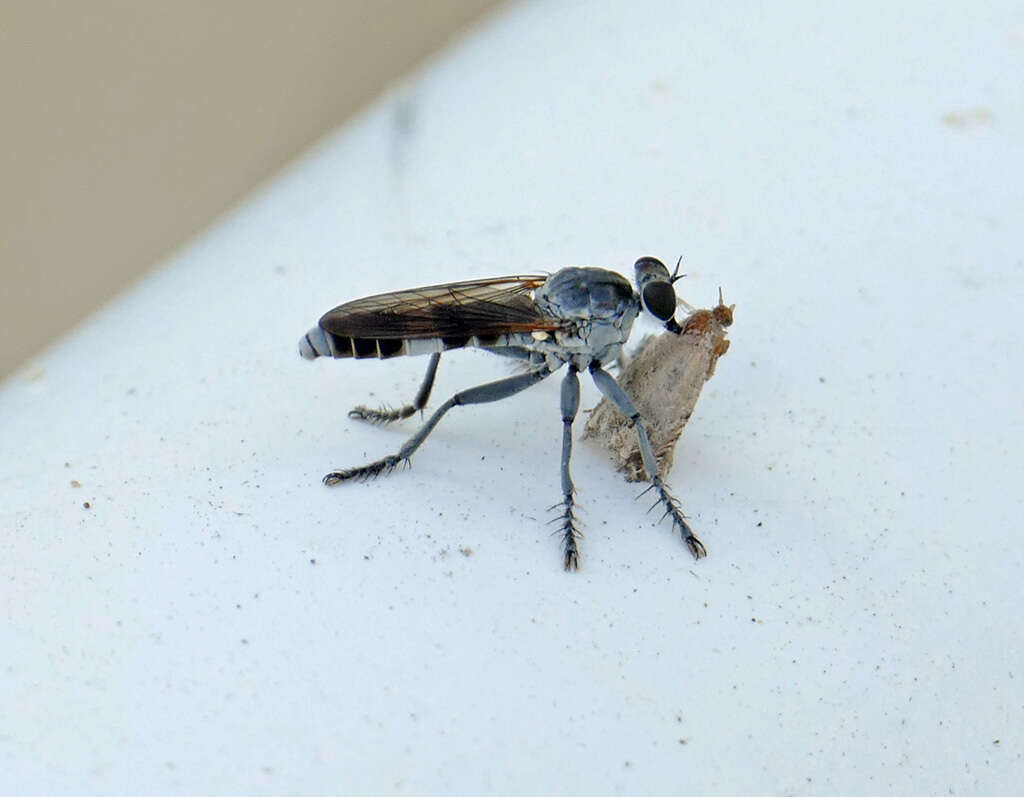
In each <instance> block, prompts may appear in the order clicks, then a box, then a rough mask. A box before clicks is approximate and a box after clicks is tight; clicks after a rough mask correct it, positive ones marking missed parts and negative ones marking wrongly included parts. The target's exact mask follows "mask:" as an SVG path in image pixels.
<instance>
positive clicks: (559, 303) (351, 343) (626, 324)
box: [299, 257, 707, 570]
mask: <svg viewBox="0 0 1024 797" xmlns="http://www.w3.org/2000/svg"><path fill="white" fill-rule="evenodd" d="M680 260H681V259H680ZM635 271H636V290H634V289H633V286H632V285H631V284H630V282H629V280H627V279H626V278H625V277H623V276H622V275H621V274H617V273H616V272H614V271H607V270H605V269H603V268H593V267H583V266H568V267H566V268H563V269H561V270H559V271H556V272H555V273H554V274H551V275H550V276H547V275H542V274H527V275H520V276H511V277H494V278H491V279H480V280H469V281H466V282H451V283H448V284H446V285H432V286H430V287H426V288H414V289H412V290H407V291H395V292H393V293H383V294H379V295H377V296H370V297H368V298H366V299H357V300H356V301H354V302H348V303H347V304H343V305H341V306H339V307H335V308H334V309H333V310H331V311H329V312H328V313H327V314H325V315H324V316H323V318H321V319H320V323H319V324H318V325H317V326H315V327H313V329H311V330H310V331H309V332H307V333H306V335H305V336H303V338H302V339H301V340H300V341H299V353H300V354H301V355H302V356H303V357H305V358H306V359H308V360H312V359H315V358H316V357H336V358H346V357H354V358H356V359H363V358H367V357H377V358H380V359H387V358H389V357H398V356H400V355H412V354H430V361H429V363H428V365H427V373H426V376H425V377H424V379H423V383H422V384H421V385H420V388H419V390H418V391H417V393H416V397H415V398H414V399H413V401H412V403H411V404H407V405H405V406H403V407H400V408H398V409H394V410H392V409H387V408H380V409H373V408H370V407H365V406H358V407H356V408H355V409H353V410H352V411H351V412H349V416H350V417H352V418H358V419H360V420H364V421H369V422H371V423H390V422H391V421H396V420H399V419H401V418H408V417H409V416H411V415H413V414H414V413H415V412H417V411H418V410H421V409H423V408H424V407H425V406H426V403H427V400H428V398H429V397H430V391H431V388H432V387H433V385H434V377H435V375H436V373H437V366H438V363H439V362H440V360H441V353H442V352H446V351H449V350H451V349H461V348H466V347H474V348H479V349H484V350H486V351H490V352H494V353H495V354H500V355H503V356H506V357H513V358H516V359H518V360H520V361H522V362H523V363H524V364H525V366H526V370H525V371H524V372H522V373H518V374H516V375H514V376H508V377H506V378H504V379H499V380H497V381H495V382H489V383H487V384H484V385H478V386H476V387H471V388H469V389H467V390H462V391H459V392H458V393H456V394H455V395H454V396H452V397H451V398H450V399H448V400H447V401H446V402H444V404H442V405H441V406H440V407H438V408H437V409H436V410H435V411H434V413H433V414H432V415H431V416H430V417H429V418H428V419H427V421H426V423H424V424H423V425H422V426H421V427H420V429H419V431H417V432H416V433H415V434H414V435H413V436H412V437H410V438H409V439H408V440H407V441H406V442H405V445H403V446H402V447H401V448H400V449H399V450H398V452H397V453H395V454H390V455H388V456H386V457H384V458H382V459H378V460H376V461H374V462H370V463H367V464H365V465H359V466H357V467H353V468H346V469H344V470H336V471H332V472H331V473H328V474H327V475H326V476H324V479H323V481H324V484H327V485H334V484H339V483H341V482H346V481H352V480H365V479H368V478H370V477H374V476H378V475H380V474H382V473H389V472H391V471H392V470H394V469H395V467H396V466H398V465H400V464H408V462H409V459H410V457H412V455H413V453H415V451H416V450H417V449H418V448H419V447H420V446H421V445H422V444H423V441H424V440H426V438H427V436H428V435H429V434H430V433H431V432H432V431H433V430H434V427H435V426H437V424H438V422H439V421H440V420H441V418H443V417H444V415H445V414H446V413H447V412H448V410H450V409H451V408H452V407H457V406H461V405H465V404H483V403H486V402H489V401H499V400H500V399H503V398H507V397H509V396H512V395H514V394H516V393H518V392H520V391H521V390H525V389H526V388H528V387H530V386H532V385H535V384H536V383H537V382H540V381H541V380H542V379H544V378H545V377H547V376H550V375H551V374H552V373H554V372H555V371H557V370H558V369H559V368H561V367H562V366H567V368H566V374H565V378H564V379H563V380H562V393H561V409H562V464H561V472H562V502H561V515H560V517H559V518H558V519H557V522H559V523H560V528H561V532H562V540H563V550H564V559H563V564H564V566H565V569H566V570H575V569H577V568H578V567H579V538H580V536H581V532H580V528H579V524H578V521H577V518H576V500H575V492H576V488H575V487H574V485H573V481H572V477H571V475H570V473H569V458H570V456H571V454H572V424H573V420H574V419H575V418H576V412H577V410H578V409H579V405H580V385H579V377H578V373H579V372H580V371H583V370H586V371H589V372H590V376H591V378H592V379H593V380H594V383H595V384H596V385H597V387H598V389H599V390H600V391H601V392H602V393H603V394H604V395H605V396H607V397H608V398H609V399H610V400H611V401H612V403H614V404H615V406H616V407H618V409H619V410H620V411H621V412H622V413H623V415H625V416H626V418H628V419H629V421H630V422H631V424H632V425H633V426H634V427H635V428H636V433H637V438H638V441H639V444H640V452H641V456H642V459H643V463H644V467H645V468H646V470H647V475H648V477H649V478H650V481H651V486H650V487H649V488H648V489H650V490H654V491H655V493H656V495H657V497H658V502H659V503H660V504H661V505H662V506H663V507H664V509H665V516H668V517H671V518H672V525H673V527H674V528H675V529H676V530H677V531H678V532H679V533H680V534H681V536H682V538H683V540H684V541H685V542H686V545H687V546H688V547H689V549H690V553H692V554H693V556H694V557H695V558H697V559H699V558H700V557H702V556H706V555H707V551H706V550H705V548H704V545H703V543H701V541H700V540H699V539H697V537H696V535H694V533H693V529H691V528H690V526H689V524H688V523H687V522H686V519H685V517H684V516H683V512H682V510H681V508H680V506H679V502H678V501H677V500H676V499H675V497H674V496H673V495H672V494H671V493H670V492H669V490H668V487H667V486H666V485H665V483H664V481H662V478H661V473H660V470H659V467H658V461H657V459H656V458H655V456H654V452H653V450H652V448H651V442H650V439H649V438H648V435H647V428H646V426H645V425H644V421H643V419H642V418H641V417H640V413H639V412H638V411H637V409H636V407H635V406H634V404H633V401H632V400H631V399H630V397H629V396H628V395H627V394H626V392H625V391H624V390H623V389H622V388H621V387H620V386H619V384H618V382H616V381H615V378H614V377H613V376H612V375H611V374H609V373H608V372H607V371H606V370H605V368H604V366H605V365H606V364H609V363H612V362H614V361H615V360H616V358H617V357H618V356H619V353H620V352H621V350H622V346H623V344H624V343H625V342H626V340H627V339H628V338H629V333H630V330H631V329H632V327H633V321H634V320H635V319H636V317H637V315H639V313H640V311H641V309H643V310H646V311H647V312H649V313H650V314H651V315H653V316H654V317H655V318H656V319H657V320H658V321H659V322H661V324H662V325H664V327H665V328H666V329H667V330H669V331H670V332H673V333H675V334H679V333H680V332H681V328H680V326H679V324H678V323H676V320H675V312H676V302H677V299H676V293H675V288H674V287H673V284H674V283H675V282H676V280H678V279H680V274H679V264H678V263H677V264H676V268H675V271H674V272H673V273H672V274H671V275H670V274H669V272H668V269H667V268H666V267H665V265H664V264H663V263H662V262H661V261H660V260H657V259H656V258H653V257H642V258H640V259H639V260H637V261H636V265H635ZM555 506H556V507H557V506H558V504H556V505H555Z"/></svg>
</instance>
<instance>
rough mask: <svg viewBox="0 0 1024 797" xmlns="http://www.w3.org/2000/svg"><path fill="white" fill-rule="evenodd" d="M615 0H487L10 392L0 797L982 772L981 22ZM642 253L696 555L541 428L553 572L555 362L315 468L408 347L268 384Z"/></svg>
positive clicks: (1000, 209)
mask: <svg viewBox="0 0 1024 797" xmlns="http://www.w3.org/2000/svg"><path fill="white" fill-rule="evenodd" d="M616 7H617V4H614V3H609V2H603V3H592V2H591V3H586V4H582V3H581V4H558V3H553V2H548V3H535V4H529V5H526V6H520V7H517V8H515V9H513V10H512V11H511V12H510V13H508V14H506V15H505V16H503V17H501V18H499V19H498V20H496V22H495V24H493V25H491V26H490V27H488V28H486V29H483V30H480V31H479V32H477V33H476V34H475V35H474V36H472V37H471V38H469V39H468V40H466V41H464V42H463V43H461V44H459V45H458V46H456V47H455V48H454V49H453V50H451V51H450V52H449V53H447V54H446V55H445V57H444V58H442V59H440V60H439V61H438V62H437V63H435V64H434V65H432V67H431V68H430V69H429V70H428V71H427V72H426V73H425V74H423V75H421V76H419V77H417V78H416V79H415V80H413V81H411V82H409V83H408V84H407V85H405V86H403V87H401V89H400V90H398V91H396V92H395V93H394V94H393V95H392V96H390V97H388V98H385V99H384V100H383V101H382V102H380V103H379V104H378V105H377V106H376V107H374V108H373V109H372V110H371V111H370V112H369V113H368V114H366V115H365V116H364V117H363V118H361V119H359V120H358V121H357V122H356V123H355V124H353V125H351V126H350V127H348V128H347V129H345V130H343V131H341V132H340V133H339V134H338V135H337V136H336V137H333V138H332V139H331V140H329V141H326V142H325V143H324V145H323V147H322V148H321V149H320V150H319V151H317V152H316V153H313V154H312V155H311V156H310V157H308V158H307V159H305V161H304V162H302V163H300V164H298V165H297V166H296V167H295V168H294V169H293V170H291V171H290V172H289V173H288V174H286V175H284V176H283V177H282V178H281V179H280V180H278V181H277V182H276V183H275V184H273V185H271V186H270V187H268V188H267V189H266V190H265V191H262V192H261V193H260V194H259V195H258V196H256V197H255V198H254V199H253V200H252V201H251V202H250V203H248V204H247V205H246V206H244V207H242V208H240V209H239V211H238V212H237V213H236V214H234V215H233V216H232V217H231V218H229V219H226V220H225V221H224V222H223V223H221V224H220V225H218V226H217V228H215V229H214V230H212V231H211V232H210V233H209V234H208V235H206V236H205V237H204V238H203V239H201V240H199V241H197V242H196V243H195V244H194V245H193V246H190V247H189V248H188V249H186V250H184V251H183V252H182V253H181V254H180V255H179V256H178V257H176V258H174V259H173V260H172V261H171V262H169V263H167V265H166V266H165V267H164V268H163V269H161V270H160V271H159V272H157V273H156V274H155V275H154V276H153V277H152V278H150V279H148V280H146V281H145V282H144V283H143V284H141V285H139V286H138V287H137V288H136V289H135V290H133V291H132V292H131V293H129V294H128V295H126V296H125V297H124V298H123V299H122V300H120V301H118V302H116V303H115V304H114V305H112V306H111V307H109V308H108V309H107V310H106V311H104V312H102V313H100V314H99V315H98V316H96V317H95V318H94V319H93V320H92V321H91V322H90V323H88V324H86V325H85V326H84V327H82V328H81V329H80V330H78V331H77V332H76V333H75V334H74V335H73V336H72V337H70V338H69V339H67V340H66V341H64V342H63V343H61V344H60V345H59V346H57V347H55V348H54V349H53V350H51V351H50V352H48V353H47V354H46V355H44V356H43V357H40V358H39V359H38V360H37V361H36V362H34V363H32V364H30V365H29V366H28V367H27V368H26V369H25V370H24V371H23V372H22V373H20V374H19V375H16V376H15V377H14V378H12V379H11V380H9V381H8V382H7V383H6V385H5V386H4V387H3V389H2V391H0V445H2V459H0V489H2V492H3V501H2V503H0V526H2V536H0V544H2V547H0V556H2V559H3V572H4V579H3V587H2V597H3V608H4V623H3V627H2V630H0V650H2V651H3V653H2V661H3V666H2V669H0V706H2V710H0V769H2V771H3V773H4V780H5V784H6V786H5V791H9V793H30V792H31V793H43V792H46V791H51V792H60V793H103V794H117V793H140V791H141V792H146V793H182V794H196V793H207V794H215V793H235V794H239V793H274V794H283V793H294V794H311V793H330V792H333V793H338V794H341V793H344V794H358V793H361V794H369V793H388V792H404V793H449V794H451V793H460V794H471V793H489V792H494V793H504V794H533V793H559V792H560V793H569V794H604V793H616V792H618V793H629V794H643V793H659V794H666V793H687V794H694V795H703V794H826V793H827V794H844V795H845V794H877V793H892V794H939V793H952V794H986V795H992V794H1010V793H1013V792H1015V791H1016V789H1017V788H1019V782H1020V780H1021V777H1022V776H1024V763H1022V751H1024V744H1022V737H1021V729H1022V727H1024V716H1022V713H1024V667H1022V666H1021V661H1022V646H1021V631H1020V619H1019V617H1020V594H1021V588H1020V584H1021V579H1022V576H1024V569H1022V554H1021V537H1020V515H1021V509H1022V507H1021V503H1022V502H1021V489H1020V485H1021V483H1022V481H1024V472H1022V471H1024V468H1022V455H1021V449H1022V445H1024V433H1022V432H1024V430H1022V416H1024V413H1022V411H1021V410H1022V408H1021V382H1020V374H1021V372H1022V368H1024V356H1022V344H1021V337H1020V331H1019V315H1020V308H1021V300H1022V293H1024V291H1022V285H1024V247H1022V241H1021V233H1020V221H1021V219H1022V218H1024V189H1022V181H1021V175H1022V174H1024V157H1022V151H1024V110H1022V104H1021V99H1022V98H1021V93H1020V76H1021V75H1022V74H1024V16H1022V12H1021V8H1020V6H1019V4H1015V5H1014V4H1007V5H1005V6H1004V5H1000V4H999V3H987V4H981V5H978V4H972V5H970V6H968V5H967V4H964V5H962V6H957V7H949V8H943V9H937V8H935V7H933V6H932V5H930V4H919V7H917V8H911V7H905V8H900V9H893V8H890V7H889V4H881V3H876V4H869V5H865V4H863V3H861V4H856V5H853V6H849V7H845V8H842V9H839V8H830V9H828V10H825V9H822V8H820V7H819V6H818V4H812V3H806V4H802V5H800V4H790V5H781V6H758V5H750V6H747V5H743V6H740V5H736V4H729V5H726V6H725V7H720V6H719V5H718V4H706V5H704V6H700V7H698V6H695V5H693V4H686V10H682V11H681V10H679V6H678V5H677V4H675V3H667V2H666V3H658V2H653V1H652V2H647V3H643V4H640V5H637V4H634V6H633V10H631V11H630V12H629V13H628V15H623V16H620V15H618V14H617V13H616V11H615V9H616ZM680 252H682V253H685V255H686V263H687V270H688V271H689V272H690V274H691V276H690V277H689V278H687V279H686V280H684V282H683V283H680V286H679V289H680V293H681V294H682V295H683V296H685V297H686V298H688V299H689V300H690V301H692V302H694V303H696V304H698V305H709V304H710V303H711V302H713V301H714V299H715V298H716V295H717V294H716V291H717V288H718V286H719V285H722V286H723V287H724V288H725V296H726V298H727V299H728V300H729V301H732V302H736V304H737V311H736V325H735V326H734V328H733V331H732V335H731V337H732V340H733V347H732V350H731V351H730V352H729V354H728V355H727V356H726V357H725V358H723V359H722V361H721V362H720V363H719V367H718V373H717V375H716V376H715V378H714V380H713V381H712V382H711V384H710V386H709V389H708V390H707V391H706V392H705V394H704V397H703V399H702V401H701V404H700V405H699V407H698V411H697V413H696V415H695V416H694V418H693V420H692V422H691V425H690V427H689V428H688V430H687V433H686V435H685V437H684V439H683V442H682V444H681V448H680V450H679V452H678V454H677V457H676V465H675V468H674V470H673V472H672V473H671V476H670V479H669V481H670V483H671V484H673V485H674V486H675V488H676V490H677V492H678V493H679V495H680V497H681V498H682V500H683V502H684V506H685V507H686V510H687V512H688V513H689V514H690V515H691V517H692V519H693V524H694V526H695V528H696V529H697V531H698V533H699V534H700V536H701V537H702V538H703V540H704V541H705V543H706V544H707V546H708V550H709V552H710V556H709V558H708V559H707V560H705V561H702V562H700V563H697V564H695V563H694V562H693V561H692V560H691V558H690V557H689V555H688V554H687V552H686V550H685V548H684V547H683V545H682V544H681V543H680V541H679V540H678V539H676V538H674V537H673V535H672V533H671V531H670V529H669V528H668V526H667V525H665V524H660V525H659V524H656V522H655V516H654V514H653V513H652V515H649V516H645V515H644V514H643V513H644V510H645V509H646V506H647V504H646V502H637V501H634V500H633V499H634V496H635V495H636V494H637V493H638V491H639V490H638V488H637V487H636V486H631V485H628V484H626V483H625V482H624V481H622V480H621V479H620V477H619V476H617V475H616V474H615V473H614V472H613V471H612V469H611V467H610V466H609V465H608V464H607V462H606V460H605V458H604V457H603V455H602V454H601V453H600V452H599V451H598V450H597V449H596V447H594V446H591V445H587V444H580V445H578V446H577V453H576V456H575V459H574V475H575V478H576V481H577V483H578V485H579V486H580V488H581V494H580V499H581V501H582V505H583V511H584V512H585V514H584V521H585V523H586V530H587V532H588V534H587V537H586V539H585V540H584V547H583V556H584V559H583V570H582V572H580V573H579V574H576V575H567V574H565V573H563V572H562V570H561V567H560V565H559V541H558V539H557V538H555V537H551V536H549V534H550V527H548V526H545V525H544V523H545V521H546V519H547V517H548V515H547V514H546V512H545V509H546V507H548V506H549V505H551V504H552V503H554V502H555V501H557V500H558V498H559V494H558V490H559V488H558V454H559V444H560V437H559V435H560V420H559V412H558V381H557V379H554V380H549V381H548V382H546V383H544V384H542V385H541V386H539V387H537V388H534V389H533V390H531V391H529V392H527V393H525V394H522V395H520V396H518V397H516V398H514V399H511V400H509V401H507V402H503V403H501V404H496V405H490V406H486V407H476V408H468V409H465V410H456V411H454V412H453V413H452V414H451V415H450V416H449V417H448V418H447V419H446V420H445V421H444V422H443V423H442V425H441V426H440V427H439V428H438V430H437V431H436V432H435V434H434V436H433V437H432V438H431V439H430V440H429V441H428V442H427V444H426V446H425V447H424V448H423V449H422V450H421V452H420V453H419V454H418V455H417V456H416V459H415V466H414V468H413V469H412V470H411V471H408V472H405V473H401V474H396V475H394V476H392V477H391V478H387V479H381V480H378V481H377V482H375V483H371V484H368V485H351V486H345V487H342V488H335V489H330V490H329V489H326V488H324V487H322V486H320V484H319V478H320V476H321V475H322V473H323V472H325V471H326V470H328V469H330V468H332V467H336V466H344V465H350V464H353V463H358V462H360V461H363V460H365V459H367V458H374V457H377V456H379V455H381V454H384V453H387V452H389V451H391V450H393V449H395V447H396V446H397V445H399V443H400V441H401V440H402V439H404V436H405V435H406V434H407V433H409V432H410V431H411V429H412V428H414V424H409V423H406V424H403V428H398V429H394V428H392V429H383V430H382V429H375V428H371V427H366V426H362V425H359V424H357V423H355V422H350V421H348V420H347V419H346V417H345V411H346V410H347V409H348V408H349V407H350V406H351V405H353V404H355V403H359V402H362V401H364V400H367V399H371V400H378V401H380V400H386V401H391V402H397V401H399V400H401V399H403V398H407V397H409V396H411V394H412V393H413V392H414V390H415V388H416V385H417V383H418V379H419V378H420V375H421V373H422V369H423V368H424V367H425V365H426V360H425V358H417V359H412V360H407V361H390V362H385V363H378V362H330V361H323V360H321V361H318V362H316V363H314V364H310V363H307V362H304V361H302V360H300V359H299V357H298V355H297V353H296V351H295V343H296V341H297V339H298V337H299V336H300V335H301V334H302V333H303V332H305V330H306V329H307V327H308V326H309V325H311V324H312V323H313V322H315V320H316V319H317V317H318V316H319V315H320V313H322V312H323V311H324V310H326V309H328V308H329V307H331V306H333V305H334V304H337V303H339V302H341V301H344V300H347V299H351V298H355V297H358V296H360V295H364V294H367V293H372V292H377V291H383V290H388V289H393V288H400V287H409V286H412V285H416V284H423V283H426V282H436V281H445V280H450V279H466V278H470V277H474V276H486V275H492V274H502V273H515V272H522V271H524V270H525V271H533V270H538V269H546V268H554V267H557V266H559V265H562V264H565V263H569V262H576V263H590V264H596V265H606V266H610V267H614V268H618V269H620V270H624V271H626V272H627V273H628V270H629V268H630V265H631V264H632V262H633V260H634V259H635V257H637V256H638V255H642V254H655V255H659V256H661V257H662V258H663V259H665V260H672V259H674V258H675V256H676V255H677V254H679V253H680ZM503 373H507V367H506V365H505V364H504V363H503V361H500V360H498V359H497V358H493V357H488V356H487V355H485V354H481V353H464V354H462V355H458V356H452V357H449V358H447V360H446V361H445V362H443V363H442V367H441V372H440V376H439V384H438V386H437V391H436V393H435V401H434V404H435V406H436V404H437V403H439V402H440V400H441V398H443V397H444V396H446V395H448V394H450V393H451V392H452V391H453V390H455V389H457V388H459V387H463V386H466V385H470V384H474V383H476V382H478V381H483V380H486V379H490V378H494V377H496V376H500V375H502V374H503ZM586 390H587V392H586V393H585V395H584V406H592V405H593V403H595V401H596V396H595V391H594V390H593V387H592V385H589V383H588V384H587V387H586ZM439 397H441V398H439ZM65 463H70V465H65ZM72 479H74V480H77V481H78V482H80V483H81V485H82V486H81V487H79V488H75V487H72V486H70V483H71V480H72ZM84 501H88V502H90V503H91V508H90V509H84V508H83V506H82V504H83V502H84ZM463 547H468V548H471V549H472V551H473V552H472V555H471V556H464V555H463V554H462V553H460V552H459V549H460V548H463ZM683 740H685V744H684V743H683ZM996 740H998V742H997V741H996Z"/></svg>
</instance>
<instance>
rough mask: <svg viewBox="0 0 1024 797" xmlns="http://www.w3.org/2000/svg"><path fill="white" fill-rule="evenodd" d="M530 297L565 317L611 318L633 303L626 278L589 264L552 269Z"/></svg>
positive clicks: (545, 310) (634, 295)
mask: <svg viewBox="0 0 1024 797" xmlns="http://www.w3.org/2000/svg"><path fill="white" fill-rule="evenodd" d="M534 300H535V301H536V303H537V305H538V306H539V307H540V308H541V309H542V310H543V311H544V312H545V313H546V314H548V315H550V316H552V317H553V318H562V319H565V320H566V321H595V322H602V321H604V322H613V321H615V320H616V319H619V318H621V317H622V316H623V315H626V314H627V313H628V312H629V310H630V308H632V307H635V306H637V298H636V294H635V293H634V292H633V286H632V285H631V284H630V282H629V280H627V279H626V278H625V277H623V276H622V275H621V274H617V273H615V272H614V271H608V270H606V269H603V268H594V267H591V266H568V267H566V268H563V269H561V270H559V271H556V272H555V273H554V274H552V275H551V276H550V277H548V278H547V280H545V282H544V284H543V285H542V286H540V287H539V288H538V289H537V292H536V294H535V299H534Z"/></svg>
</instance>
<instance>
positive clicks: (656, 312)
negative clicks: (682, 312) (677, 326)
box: [643, 280, 676, 321]
mask: <svg viewBox="0 0 1024 797" xmlns="http://www.w3.org/2000/svg"><path fill="white" fill-rule="evenodd" d="M643 300H644V307H646V308H647V312H649V313H650V314H651V315H653V316H655V317H656V318H660V319H661V320H662V321H668V320H669V319H670V318H671V317H672V316H673V315H675V312H676V292H675V289H674V288H673V287H672V285H671V284H669V283H668V282H662V281H661V280H655V281H653V282H648V283H647V284H646V285H645V286H644V291H643Z"/></svg>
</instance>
